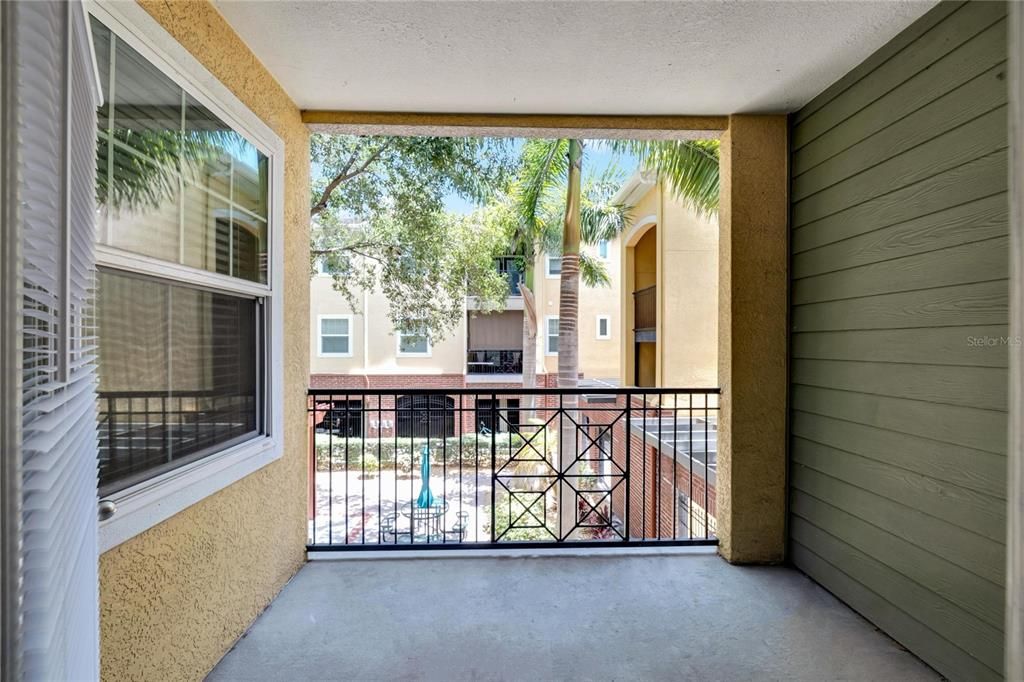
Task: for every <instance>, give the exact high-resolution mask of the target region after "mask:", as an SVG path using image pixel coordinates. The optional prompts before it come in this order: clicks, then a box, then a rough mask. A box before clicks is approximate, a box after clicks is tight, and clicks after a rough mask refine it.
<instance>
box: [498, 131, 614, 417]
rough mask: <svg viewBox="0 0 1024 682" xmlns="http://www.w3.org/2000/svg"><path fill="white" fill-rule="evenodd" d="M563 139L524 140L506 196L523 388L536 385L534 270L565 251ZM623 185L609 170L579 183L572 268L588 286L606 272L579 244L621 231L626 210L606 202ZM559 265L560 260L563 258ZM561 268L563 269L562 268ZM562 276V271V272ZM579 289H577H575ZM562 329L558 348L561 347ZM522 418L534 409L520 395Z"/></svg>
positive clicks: (566, 170) (604, 278)
mask: <svg viewBox="0 0 1024 682" xmlns="http://www.w3.org/2000/svg"><path fill="white" fill-rule="evenodd" d="M568 149H569V141H568V140H527V142H526V143H525V144H524V146H523V151H522V157H521V170H520V173H519V176H518V178H517V180H516V183H515V184H514V186H513V187H512V189H511V191H510V192H509V195H508V196H507V197H506V202H507V204H506V207H507V214H508V221H509V222H510V223H511V224H512V228H511V234H512V237H511V244H512V248H513V252H514V253H515V254H516V255H517V256H519V257H520V258H522V260H523V272H524V278H523V282H522V283H521V284H520V286H519V290H520V294H521V295H522V297H523V313H524V314H523V387H524V388H534V387H535V386H536V385H537V331H538V319H537V311H536V305H535V302H534V296H533V290H532V289H533V285H534V275H535V272H534V269H535V263H536V262H537V259H538V258H539V257H540V256H541V255H542V254H544V253H551V254H554V253H561V252H563V251H564V249H565V238H564V233H565V221H564V216H565V203H564V200H565V196H564V191H563V187H562V185H563V184H564V183H565V182H566V180H567V178H568V176H569V164H568V159H569V156H568ZM621 183H622V178H621V176H620V175H619V173H618V171H617V169H615V168H609V169H607V170H606V171H605V173H603V174H602V175H601V176H600V177H598V178H593V179H590V180H589V181H588V182H586V183H584V185H583V187H582V190H581V193H580V202H579V213H580V216H581V219H580V221H579V231H578V234H577V237H576V243H577V246H576V248H575V253H576V259H575V260H576V263H577V266H576V269H577V271H578V273H579V275H580V277H582V278H583V282H584V283H585V284H587V285H588V286H599V285H604V286H607V285H608V283H609V278H608V273H607V272H606V271H605V269H604V266H603V265H602V263H601V262H600V261H598V260H595V259H593V258H588V257H586V256H585V255H584V254H581V253H580V250H579V246H578V244H579V241H580V240H582V242H583V243H587V244H596V243H597V242H598V241H600V240H602V239H612V238H613V237H614V236H615V235H617V234H618V233H619V232H620V231H621V229H622V228H623V227H624V226H625V220H626V207H624V206H617V205H614V204H612V203H611V201H610V199H611V197H612V196H613V195H614V194H615V191H616V190H617V189H618V187H619V186H620V185H621ZM563 260H564V259H563ZM563 268H564V265H563ZM563 272H564V270H563ZM577 290H578V285H577ZM561 344H562V339H561V328H560V329H559V347H561ZM524 398H525V405H524V407H523V411H524V417H526V418H528V417H529V416H531V414H532V410H533V397H532V396H524Z"/></svg>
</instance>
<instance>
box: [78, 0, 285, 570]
mask: <svg viewBox="0 0 1024 682" xmlns="http://www.w3.org/2000/svg"><path fill="white" fill-rule="evenodd" d="M90 12H91V13H92V20H91V25H92V36H93V43H94V50H95V54H96V59H97V63H98V67H99V75H100V82H101V86H102V90H103V95H104V97H103V99H104V103H103V104H102V105H101V106H100V107H99V109H98V112H97V113H98V128H99V136H98V141H97V156H98V159H97V176H98V177H97V202H98V204H99V210H98V212H97V226H96V227H97V229H96V239H97V246H96V261H97V267H98V275H97V296H96V328H97V346H98V356H99V363H98V365H99V375H100V381H99V387H98V401H99V409H98V429H99V460H100V462H99V464H100V476H99V492H100V496H101V497H102V498H104V499H105V500H106V501H108V502H110V503H113V505H112V506H113V509H114V511H113V513H112V514H111V515H110V516H109V518H107V519H105V520H104V521H103V522H102V523H101V525H100V544H101V550H106V549H108V548H110V547H113V546H115V545H117V544H119V543H120V542H123V541H124V540H126V539H128V538H130V537H132V536H133V535H135V534H137V533H139V532H142V531H143V530H146V529H147V528H149V527H151V526H153V525H155V524H156V523H159V522H160V521H162V520H164V519H166V518H168V517H169V516H171V515H173V514H175V513H177V512H178V511H181V510H182V509H184V508H185V507H187V506H190V505H192V504H194V503H195V502H197V501H199V500H200V499H202V498H203V497H206V496H208V495H210V494H212V493H214V492H216V491H218V490H220V489H222V488H224V487H226V486H228V485H230V484H232V483H234V482H235V481H237V480H239V479H240V478H242V477H244V476H246V475H248V474H250V473H252V472H253V471H255V470H257V469H259V468H260V467H262V466H264V465H266V464H268V463H269V462H271V461H273V460H275V459H277V458H279V457H280V456H281V453H282V432H283V409H282V408H283V405H282V403H283V398H282V383H283V357H282V347H283V338H282V337H283V315H282V306H283V301H282V300H281V298H280V295H281V288H282V271H283V261H282V253H283V167H284V144H283V142H282V141H281V139H280V138H279V137H278V136H277V135H275V134H274V133H273V131H272V130H271V129H270V128H269V127H268V126H267V125H266V124H265V123H263V121H261V120H260V119H259V118H258V117H257V116H256V115H255V114H253V113H252V112H251V111H250V110H249V109H248V108H246V107H245V105H243V104H242V102H241V101H239V100H238V99H237V98H236V97H235V96H234V95H233V94H232V93H231V92H230V91H229V90H228V89H227V88H226V87H224V86H223V85H222V84H221V83H220V82H219V81H217V80H216V79H214V78H213V77H212V76H211V75H210V74H209V73H208V72H206V71H205V69H204V68H203V67H202V65H200V64H199V62H198V61H196V60H195V58H194V57H192V56H191V55H190V54H188V52H187V51H186V50H185V49H184V48H183V47H181V45H179V44H178V43H177V42H176V41H174V40H173V38H171V37H170V36H169V35H168V34H167V33H166V32H165V31H164V30H163V29H162V28H161V27H160V26H159V25H157V24H156V22H154V21H153V20H152V18H151V17H150V16H149V15H148V14H147V13H146V12H145V11H144V10H142V9H141V8H138V7H137V6H135V5H134V4H133V3H124V4H119V3H103V4H95V5H93V6H91V7H90ZM109 507H110V505H108V509H109Z"/></svg>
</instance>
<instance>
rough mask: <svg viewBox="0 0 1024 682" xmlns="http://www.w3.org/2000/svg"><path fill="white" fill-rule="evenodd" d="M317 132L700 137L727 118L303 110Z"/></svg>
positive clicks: (722, 126)
mask: <svg viewBox="0 0 1024 682" xmlns="http://www.w3.org/2000/svg"><path fill="white" fill-rule="evenodd" d="M302 120H303V122H304V123H306V124H307V125H308V126H309V127H310V129H311V130H313V131H314V132H325V133H341V134H349V135H437V136H460V137H461V136H478V137H576V138H630V139H697V138H714V137H718V136H719V135H720V134H721V133H722V132H723V131H725V130H726V128H728V125H729V119H728V117H726V116H575V115H569V114H429V113H406V112H400V111H381V112H373V111H318V110H309V111H303V112H302Z"/></svg>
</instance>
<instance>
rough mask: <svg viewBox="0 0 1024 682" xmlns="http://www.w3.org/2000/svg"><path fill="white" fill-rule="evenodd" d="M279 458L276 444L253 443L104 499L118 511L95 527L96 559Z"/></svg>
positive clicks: (279, 446) (259, 440)
mask: <svg viewBox="0 0 1024 682" xmlns="http://www.w3.org/2000/svg"><path fill="white" fill-rule="evenodd" d="M282 452H283V448H282V444H281V442H280V441H279V440H275V439H274V438H272V437H270V436H262V437H257V438H254V439H253V440H250V441H246V442H245V443H240V444H238V445H235V446H234V447H231V448H228V449H226V450H224V451H222V452H219V453H217V454H215V455H210V456H209V457H205V458H203V459H200V460H198V461H195V462H192V463H191V464H188V465H186V466H183V467H181V468H179V469H174V470H173V471H168V472H166V473H164V474H161V475H160V476H157V477H156V478H153V479H150V480H148V481H143V482H142V483H138V484H136V485H134V486H132V487H131V488H127V489H125V490H121V491H119V492H116V493H113V494H111V495H108V496H107V497H105V498H103V499H105V500H110V501H112V502H113V503H114V504H115V505H116V507H117V511H116V512H115V513H114V515H113V516H111V517H110V518H109V519H107V520H106V521H102V522H100V526H99V536H100V553H103V552H106V551H107V550H110V549H113V548H114V547H117V546H118V545H120V544H121V543H123V542H125V541H126V540H130V539H131V538H133V537H135V536H136V535H138V534H140V533H143V532H145V531H147V530H149V529H150V528H152V527H153V526H155V525H157V524H159V523H161V522H163V521H166V520H167V519H169V518H170V517H172V516H174V515H175V514H177V513H178V512H180V511H183V510H185V509H187V508H188V507H191V506H192V505H193V504H195V503H197V502H199V501H200V500H202V499H204V498H206V497H209V496H210V495H213V494H214V493H216V492H219V491H220V490H223V489H224V488H227V487H228V486H230V485H232V484H233V483H236V482H237V481H239V480H241V479H242V478H244V477H246V476H248V475H249V474H251V473H253V472H255V471H258V470H259V469H261V468H263V467H264V466H266V465H267V464H270V463H271V462H273V461H274V460H277V459H280V457H281V454H282Z"/></svg>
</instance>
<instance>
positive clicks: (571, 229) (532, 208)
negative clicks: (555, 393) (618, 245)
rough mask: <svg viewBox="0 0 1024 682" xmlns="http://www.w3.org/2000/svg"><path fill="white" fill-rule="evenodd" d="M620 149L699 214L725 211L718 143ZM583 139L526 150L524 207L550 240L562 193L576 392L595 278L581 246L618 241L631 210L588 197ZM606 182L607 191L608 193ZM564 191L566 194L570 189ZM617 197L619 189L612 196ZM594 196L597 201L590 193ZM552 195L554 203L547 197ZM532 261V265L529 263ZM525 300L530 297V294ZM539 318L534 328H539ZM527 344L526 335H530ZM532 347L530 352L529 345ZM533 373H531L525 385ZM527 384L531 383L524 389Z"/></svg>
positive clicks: (569, 359)
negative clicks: (585, 302) (583, 306)
mask: <svg viewBox="0 0 1024 682" xmlns="http://www.w3.org/2000/svg"><path fill="white" fill-rule="evenodd" d="M598 144H607V145H608V146H609V147H610V148H611V149H612V151H614V152H618V153H620V154H630V155H633V156H635V157H636V158H637V159H638V160H639V162H640V164H641V165H642V166H643V167H644V168H645V169H646V170H648V171H653V172H655V173H657V174H658V176H659V178H661V179H663V180H664V181H665V182H667V183H668V184H669V185H670V187H671V188H672V190H673V191H674V193H675V195H676V196H677V197H679V198H680V199H682V200H683V202H684V203H686V204H688V205H690V206H691V207H693V208H694V210H696V211H697V212H698V213H701V214H703V215H712V214H714V213H716V212H717V211H718V177H719V176H718V141H717V140H609V141H607V142H601V143H598ZM583 159H584V143H583V141H582V140H567V139H554V140H530V141H528V142H527V143H526V146H525V147H524V153H523V170H522V174H521V181H520V191H519V193H518V197H517V201H516V204H517V210H518V212H519V217H520V222H521V225H522V226H523V229H524V231H525V232H526V233H528V234H532V235H535V237H537V238H544V235H545V232H547V233H548V236H547V237H546V239H547V240H548V241H550V232H551V228H550V224H551V222H552V221H551V219H550V217H547V219H546V220H545V217H544V216H543V215H542V214H543V212H544V211H545V210H550V207H551V205H552V203H551V201H550V197H551V195H552V194H553V193H554V192H557V191H559V190H560V189H561V190H562V191H563V192H564V195H565V200H564V203H562V204H561V210H562V216H561V218H562V229H561V235H560V236H561V253H562V275H561V281H560V289H559V313H558V315H559V324H558V351H559V352H558V385H559V387H560V388H575V387H576V386H577V385H578V383H579V319H578V318H579V278H580V275H581V273H582V274H583V275H584V278H585V279H586V277H587V275H588V270H589V271H590V274H591V276H593V274H594V271H593V267H592V266H593V263H592V262H591V263H588V261H587V259H585V258H583V259H581V254H580V244H581V241H582V242H584V243H586V242H590V243H594V242H596V241H597V240H599V239H610V238H613V237H614V236H615V235H617V234H618V233H619V231H621V230H622V229H623V228H624V227H625V221H624V219H623V218H624V207H616V206H613V205H612V204H611V196H610V194H608V193H607V192H605V193H604V194H603V195H602V196H599V197H595V196H593V195H592V193H589V192H583V188H582V166H583ZM607 187H608V185H607V182H605V184H604V186H603V187H602V189H607ZM562 188H564V189H562ZM612 193H614V192H612ZM588 195H589V196H588ZM546 198H547V202H546V201H545V199H546ZM529 262H530V263H532V261H529ZM524 298H526V297H525V296H524ZM535 324H536V321H535V320H534V327H533V328H534V329H536V326H535ZM524 340H525V336H524ZM524 348H525V347H524ZM525 379H526V376H525V368H524V381H525ZM525 385H526V384H525V383H524V386H525Z"/></svg>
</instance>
